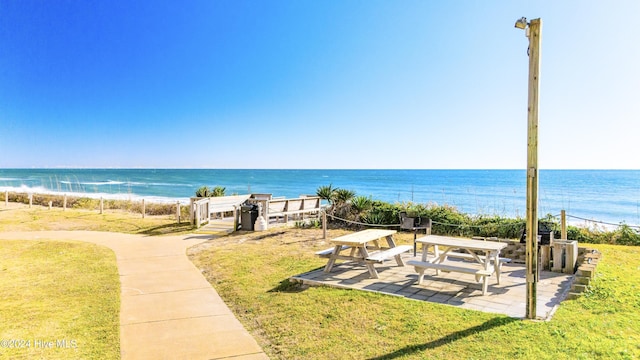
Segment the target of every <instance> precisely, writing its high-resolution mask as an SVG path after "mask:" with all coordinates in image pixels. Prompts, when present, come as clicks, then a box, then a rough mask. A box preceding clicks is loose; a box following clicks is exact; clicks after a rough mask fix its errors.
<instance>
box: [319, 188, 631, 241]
mask: <svg viewBox="0 0 640 360" xmlns="http://www.w3.org/2000/svg"><path fill="white" fill-rule="evenodd" d="M316 193H317V195H318V196H320V197H321V198H323V199H324V200H327V201H328V202H329V204H330V207H329V209H328V211H327V212H328V214H329V215H331V216H330V221H333V222H334V223H336V222H337V223H342V224H344V225H346V226H350V227H354V228H357V227H358V226H360V225H358V224H355V223H362V224H376V225H389V224H398V223H399V215H400V212H407V214H408V215H409V216H412V217H423V218H429V219H431V220H432V221H433V228H432V233H433V234H441V235H455V236H468V237H470V236H484V237H491V236H495V237H498V238H505V239H519V238H520V237H521V236H522V232H523V231H524V228H525V222H526V221H525V219H523V218H516V219H510V218H504V217H500V216H497V215H494V216H490V215H469V214H464V213H461V212H459V211H458V209H456V208H455V207H453V206H449V205H435V204H416V203H395V204H390V203H386V202H383V201H377V200H372V199H371V198H367V197H364V196H357V195H356V193H355V192H353V191H349V190H344V189H339V188H334V187H333V186H332V185H328V186H321V187H319V188H318V189H317V191H316ZM345 220H346V221H345ZM540 221H541V222H542V223H544V224H545V225H546V226H547V227H549V228H550V229H552V230H553V231H554V233H555V234H556V236H555V237H556V238H559V237H560V235H559V234H560V219H558V218H556V217H553V216H552V215H551V214H549V215H547V216H546V217H545V218H543V219H541V220H540ZM567 237H568V239H571V240H578V242H579V243H593V244H619V245H640V232H639V231H638V229H635V228H632V227H630V226H628V225H626V224H621V225H620V226H619V227H618V228H617V229H615V230H607V229H604V228H598V227H592V228H581V227H576V226H572V225H569V226H567Z"/></svg>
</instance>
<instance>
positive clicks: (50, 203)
mask: <svg viewBox="0 0 640 360" xmlns="http://www.w3.org/2000/svg"><path fill="white" fill-rule="evenodd" d="M52 206H53V201H49V210H51V207H52Z"/></svg>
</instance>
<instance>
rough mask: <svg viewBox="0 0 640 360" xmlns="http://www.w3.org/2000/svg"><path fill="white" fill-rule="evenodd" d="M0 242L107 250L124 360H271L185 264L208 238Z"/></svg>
mask: <svg viewBox="0 0 640 360" xmlns="http://www.w3.org/2000/svg"><path fill="white" fill-rule="evenodd" d="M0 238H2V239H16V240H47V239H49V240H76V241H85V242H90V243H94V244H98V245H103V246H106V247H108V248H110V249H112V250H113V251H114V252H115V254H116V261H117V265H118V272H119V273H120V284H121V300H120V353H121V357H122V359H242V360H245V359H247V360H248V359H251V360H253V359H268V357H267V355H266V354H265V353H264V351H263V350H262V348H260V346H259V345H258V343H257V342H256V341H255V339H253V337H252V336H251V335H250V334H249V333H248V332H247V331H246V330H245V329H244V327H243V326H242V324H241V323H240V322H239V321H238V320H237V319H236V317H235V316H234V315H233V313H231V311H230V310H229V308H228V307H227V306H226V304H225V303H224V302H223V301H222V299H221V298H220V296H218V293H217V292H216V291H215V289H213V287H211V285H210V284H209V282H207V280H206V279H205V278H204V276H202V274H201V273H200V271H199V270H198V269H197V268H196V267H195V266H194V265H193V264H192V263H191V261H189V259H188V258H187V255H186V249H187V248H188V247H190V246H192V245H195V244H198V243H201V242H204V241H206V240H208V239H210V238H211V236H198V235H184V236H161V237H157V236H156V237H149V236H141V235H128V234H120V233H108V232H96V231H35V232H3V233H0Z"/></svg>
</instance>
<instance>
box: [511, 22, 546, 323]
mask: <svg viewBox="0 0 640 360" xmlns="http://www.w3.org/2000/svg"><path fill="white" fill-rule="evenodd" d="M515 27H516V28H518V29H522V30H524V31H525V35H526V36H527V38H529V49H528V51H527V54H528V55H529V95H528V110H527V124H528V126H527V227H526V232H527V239H526V256H527V258H526V265H527V272H526V276H527V279H526V281H527V308H526V309H527V310H526V312H527V313H526V317H527V319H535V318H536V297H537V284H538V277H539V272H538V86H539V82H540V42H541V35H542V20H540V19H533V20H531V21H530V22H527V18H525V17H522V18H520V19H518V20H517V21H516V24H515Z"/></svg>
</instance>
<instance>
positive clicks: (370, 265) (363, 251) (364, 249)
mask: <svg viewBox="0 0 640 360" xmlns="http://www.w3.org/2000/svg"><path fill="white" fill-rule="evenodd" d="M358 249H360V255H362V259H366V258H368V257H369V252H368V251H367V246H366V245H365V244H363V245H362V247H358ZM364 264H365V266H366V267H367V270H369V275H371V277H372V278H374V279H378V278H379V277H378V272H377V271H376V268H375V267H373V263H370V262H367V261H365V262H364Z"/></svg>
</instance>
